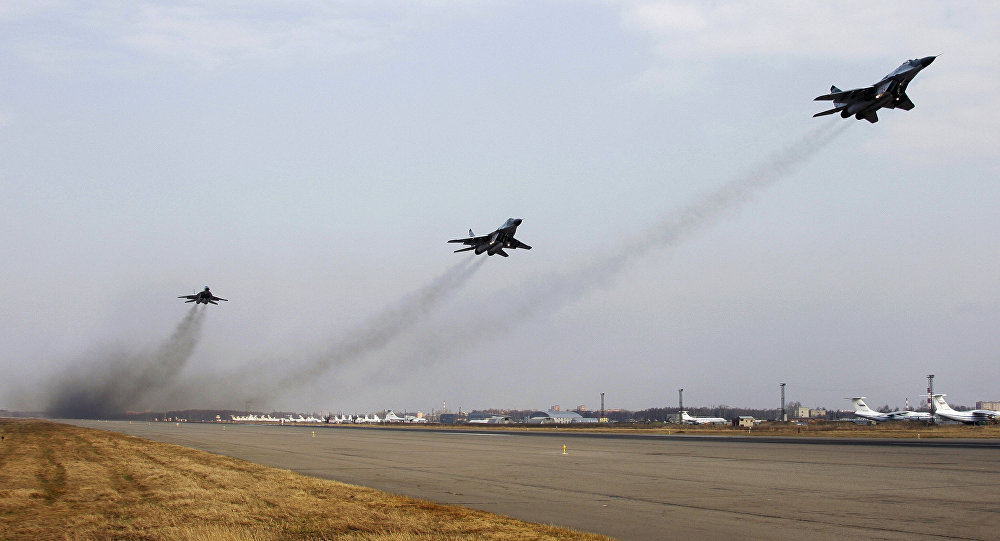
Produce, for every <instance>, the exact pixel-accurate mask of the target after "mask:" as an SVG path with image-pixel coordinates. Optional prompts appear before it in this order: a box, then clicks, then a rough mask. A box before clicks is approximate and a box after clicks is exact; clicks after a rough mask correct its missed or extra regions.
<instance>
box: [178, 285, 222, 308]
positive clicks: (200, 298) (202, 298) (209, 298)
mask: <svg viewBox="0 0 1000 541" xmlns="http://www.w3.org/2000/svg"><path fill="white" fill-rule="evenodd" d="M177 298H178V299H187V300H186V301H184V302H193V303H195V304H209V303H211V304H219V303H217V302H215V301H226V302H229V299H223V298H221V297H216V296H215V295H212V292H211V291H210V290H209V289H208V286H205V290H204V291H202V292H201V293H195V294H194V295H181V296H180V297H177Z"/></svg>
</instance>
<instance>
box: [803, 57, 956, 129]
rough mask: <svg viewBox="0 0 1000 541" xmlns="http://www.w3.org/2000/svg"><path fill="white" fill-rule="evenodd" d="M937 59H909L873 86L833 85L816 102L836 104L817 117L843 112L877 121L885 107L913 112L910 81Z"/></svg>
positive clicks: (844, 116)
mask: <svg viewBox="0 0 1000 541" xmlns="http://www.w3.org/2000/svg"><path fill="white" fill-rule="evenodd" d="M935 58H937V57H936V56H926V57H924V58H914V59H913V60H907V61H906V62H903V65H901V66H899V67H898V68H896V69H895V70H894V71H893V72H892V73H890V74H889V75H886V76H885V77H883V78H882V80H881V81H879V82H877V83H875V84H873V85H872V86H866V87H864V88H855V89H854V90H841V89H839V88H837V87H836V86H831V87H830V93H829V94H824V95H822V96H818V97H817V98H815V100H814V101H819V100H832V101H833V104H834V105H836V107H834V108H833V109H830V110H829V111H823V112H822V113H816V114H815V115H813V116H814V117H817V116H823V115H832V114H833V113H840V116H841V117H843V118H847V117H849V116H851V115H854V118H856V119H858V120H861V119H865V120H867V121H868V122H871V123H872V124H874V123H876V122H878V115H876V114H875V111H877V110H879V109H881V108H883V107H886V108H889V109H902V110H904V111H909V110H910V109H913V102H912V101H910V98H909V96H907V95H906V85H908V84H910V81H911V80H913V78H914V77H916V76H917V74H918V73H920V70H922V69H924V68H926V67H927V66H930V65H931V62H933V61H934V59H935Z"/></svg>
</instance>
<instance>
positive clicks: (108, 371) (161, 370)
mask: <svg viewBox="0 0 1000 541" xmlns="http://www.w3.org/2000/svg"><path fill="white" fill-rule="evenodd" d="M204 319H205V309H204V308H199V307H198V306H197V305H193V306H191V309H190V310H188V313H187V314H186V315H185V316H184V319H182V320H181V321H180V323H178V324H177V327H176V328H175V329H174V332H173V333H172V334H171V335H170V337H169V338H167V339H166V340H165V341H164V342H163V343H162V344H160V346H159V347H158V348H156V349H155V350H153V351H152V352H149V353H137V352H130V351H126V350H124V349H122V348H115V349H112V348H107V349H105V350H103V351H97V352H95V353H94V354H92V355H91V356H90V357H91V358H90V359H88V360H87V361H84V362H81V363H78V364H77V365H76V366H75V367H74V368H73V369H72V370H70V372H68V373H67V374H65V375H64V379H63V380H62V381H61V382H60V383H57V384H56V387H55V389H54V391H53V393H52V395H51V397H50V399H49V405H48V407H47V408H46V412H47V413H48V414H49V415H50V416H53V417H62V418H76V419H95V418H102V417H107V416H109V415H113V414H121V413H123V412H124V411H125V410H127V409H138V408H145V407H150V406H152V404H150V403H149V402H150V401H151V400H154V399H155V398H156V397H157V396H163V395H164V391H165V390H166V389H168V388H169V387H170V386H171V385H172V383H173V382H174V380H175V379H176V378H177V375H178V374H179V373H180V371H181V370H182V369H183V368H184V365H185V363H187V360H188V359H189V358H190V357H191V354H192V353H193V352H194V348H195V346H197V345H198V340H199V338H200V337H201V327H202V322H203V321H204Z"/></svg>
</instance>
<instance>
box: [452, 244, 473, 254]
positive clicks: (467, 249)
mask: <svg viewBox="0 0 1000 541" xmlns="http://www.w3.org/2000/svg"><path fill="white" fill-rule="evenodd" d="M475 249H476V247H475V246H469V247H468V248H461V249H459V250H455V253H456V254H457V253H458V252H468V251H469V250H475Z"/></svg>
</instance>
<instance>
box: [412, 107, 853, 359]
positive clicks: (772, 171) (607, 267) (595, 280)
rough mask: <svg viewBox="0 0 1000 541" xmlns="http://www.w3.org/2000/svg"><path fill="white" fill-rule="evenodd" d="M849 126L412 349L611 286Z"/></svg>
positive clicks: (456, 341)
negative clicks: (635, 264)
mask: <svg viewBox="0 0 1000 541" xmlns="http://www.w3.org/2000/svg"><path fill="white" fill-rule="evenodd" d="M848 126H849V124H844V123H830V124H825V125H823V126H821V127H819V128H817V129H815V130H812V131H810V132H808V133H806V134H805V135H804V136H803V137H802V138H801V139H800V140H799V141H798V142H796V143H794V144H792V145H790V146H788V147H786V148H784V149H783V150H781V151H779V152H777V153H775V154H773V155H771V156H770V157H769V158H768V159H766V160H765V161H764V162H763V163H761V164H760V165H758V166H757V167H756V168H754V169H752V170H751V171H749V172H747V173H744V174H742V175H740V176H738V177H736V178H734V179H732V180H731V181H729V182H727V183H726V184H724V185H723V186H722V187H720V188H719V189H717V190H715V191H714V192H711V193H709V194H707V195H706V196H703V197H702V198H700V199H698V200H696V201H695V202H693V203H691V204H690V205H688V206H687V207H684V208H681V209H679V210H677V211H675V212H673V213H671V214H670V215H668V216H667V217H666V218H665V219H664V220H663V221H661V222H659V223H657V224H655V225H654V226H652V227H650V228H649V229H648V230H647V231H646V232H645V234H641V235H639V236H638V237H637V238H636V237H632V238H633V240H632V242H630V243H626V244H623V245H621V246H620V247H618V248H617V249H616V250H613V251H611V252H610V253H608V251H606V250H601V251H600V252H598V253H596V254H594V255H593V256H591V257H590V258H589V259H586V260H584V261H583V262H580V263H578V264H576V265H567V266H566V267H565V268H564V269H565V270H562V271H556V272H552V273H549V274H546V275H541V276H537V277H534V278H532V279H529V280H526V281H524V282H522V283H521V284H519V285H517V286H515V287H511V288H505V289H504V291H503V293H499V294H497V296H496V298H492V299H489V300H486V301H485V302H483V303H482V305H483V306H482V309H481V310H480V311H478V312H477V313H476V315H475V316H474V317H470V318H467V319H465V320H463V322H462V323H460V324H455V325H453V326H451V327H449V328H448V335H447V336H446V337H444V336H434V335H433V333H427V334H422V335H421V337H422V338H423V340H421V341H420V342H419V343H417V344H414V346H413V347H412V349H411V351H412V354H413V355H414V357H415V358H417V359H421V360H423V361H424V362H427V359H438V358H442V357H446V356H450V355H454V354H456V353H458V352H460V351H464V350H466V349H468V348H470V347H473V346H475V345H477V344H478V343H479V342H481V341H483V340H484V339H488V338H490V337H493V336H495V334H496V332H497V331H504V330H509V329H511V328H512V327H513V326H516V325H520V324H521V323H522V322H523V321H524V320H525V319H527V318H528V317H530V316H534V315H537V314H538V313H541V312H554V311H555V310H558V309H560V308H562V307H564V306H566V305H568V304H570V303H572V302H573V301H575V300H577V299H580V298H582V297H584V296H586V295H587V294H589V293H591V292H593V291H594V290H595V289H600V288H606V287H608V286H610V285H611V283H612V282H613V281H614V279H615V278H617V277H618V276H619V275H620V274H621V273H622V272H623V271H624V270H625V269H626V268H628V264H629V263H631V262H633V261H635V260H637V259H639V258H642V257H645V256H647V255H649V254H650V253H651V252H654V251H658V250H664V249H668V248H672V247H674V246H677V245H678V244H680V243H681V242H683V241H685V240H687V239H688V238H689V237H691V236H692V235H694V234H696V233H698V232H701V231H704V230H705V229H708V228H709V227H711V226H713V225H715V224H717V223H719V222H720V221H721V220H722V219H723V218H724V217H725V216H726V215H727V214H728V213H731V212H734V211H736V210H738V209H739V208H740V207H742V206H743V205H745V204H746V203H748V202H750V200H751V199H752V198H753V196H754V195H756V194H757V192H759V191H761V190H763V189H764V188H767V187H769V186H771V185H773V184H775V183H777V182H779V181H781V180H782V179H784V178H786V177H788V176H789V175H791V174H792V173H794V172H795V171H796V170H797V168H798V167H799V166H801V165H803V164H804V163H806V162H807V161H808V160H809V159H810V158H812V157H813V156H815V155H816V154H817V153H818V152H819V151H821V150H822V149H823V148H825V147H826V146H827V145H829V144H830V143H831V142H832V141H833V140H834V139H836V138H837V136H838V135H840V134H841V133H843V132H844V131H845V130H846V129H847V127H848Z"/></svg>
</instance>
